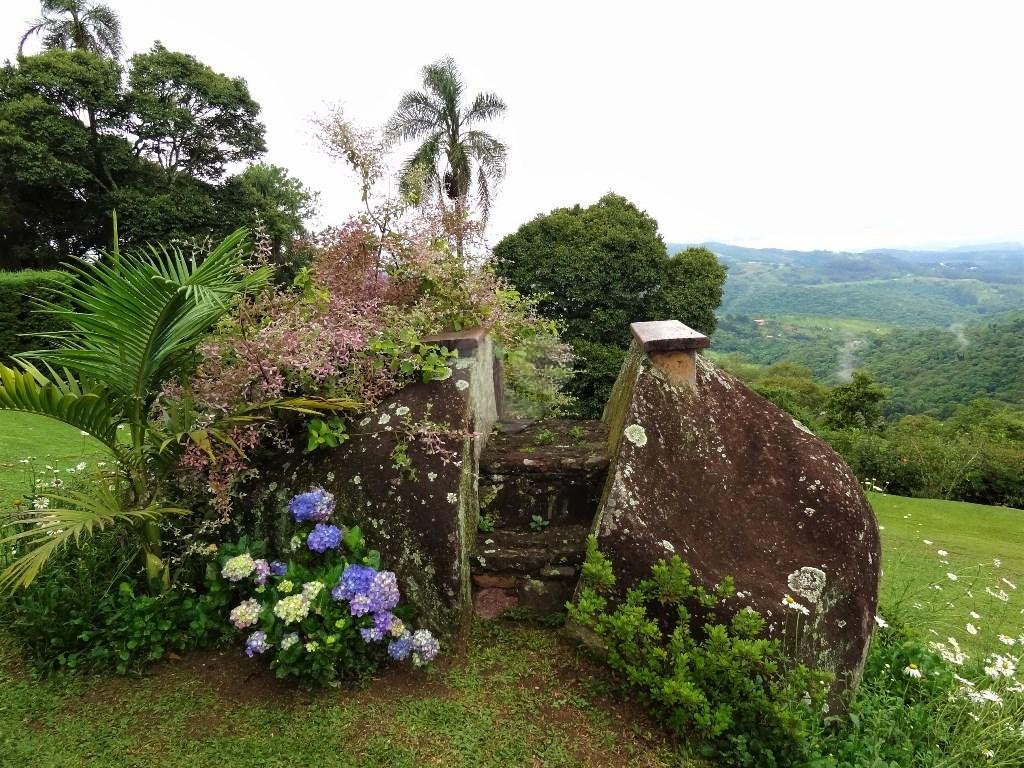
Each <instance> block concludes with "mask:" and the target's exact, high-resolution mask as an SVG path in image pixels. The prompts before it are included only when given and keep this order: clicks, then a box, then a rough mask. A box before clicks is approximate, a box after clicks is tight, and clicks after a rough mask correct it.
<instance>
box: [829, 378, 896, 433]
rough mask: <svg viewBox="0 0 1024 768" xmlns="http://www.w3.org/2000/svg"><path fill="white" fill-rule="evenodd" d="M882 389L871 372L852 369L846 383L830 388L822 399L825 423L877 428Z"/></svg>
mask: <svg viewBox="0 0 1024 768" xmlns="http://www.w3.org/2000/svg"><path fill="white" fill-rule="evenodd" d="M884 399H885V390H883V389H881V388H880V387H878V386H876V385H875V382H874V380H873V379H872V378H871V376H870V374H867V373H865V372H864V371H854V372H853V378H852V379H851V380H850V382H849V383H848V384H840V385H839V386H837V387H833V388H832V391H831V392H829V393H828V398H827V400H826V402H825V424H826V425H828V426H830V427H834V428H839V429H843V428H847V427H856V428H860V429H868V430H871V429H877V428H878V427H879V426H881V424H882V421H883V419H882V406H881V403H882V401H883V400H884Z"/></svg>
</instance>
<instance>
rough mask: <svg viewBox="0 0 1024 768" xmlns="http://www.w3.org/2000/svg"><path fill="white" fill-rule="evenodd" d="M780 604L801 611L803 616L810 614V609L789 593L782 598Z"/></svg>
mask: <svg viewBox="0 0 1024 768" xmlns="http://www.w3.org/2000/svg"><path fill="white" fill-rule="evenodd" d="M782 605H783V606H784V607H786V608H789V609H790V610H792V611H797V612H798V613H802V614H803V615H804V616H810V615H811V611H810V609H809V608H808V607H807V606H806V605H802V604H800V603H798V602H797V601H796V600H794V599H793V598H792V597H791V596H790V595H786V596H785V597H784V598H782Z"/></svg>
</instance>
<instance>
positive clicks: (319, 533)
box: [306, 523, 341, 554]
mask: <svg viewBox="0 0 1024 768" xmlns="http://www.w3.org/2000/svg"><path fill="white" fill-rule="evenodd" d="M340 545H341V529H340V528H338V526H336V525H327V524H325V523H317V524H316V525H315V526H314V527H313V530H312V531H310V532H309V537H308V538H307V539H306V546H307V547H309V548H310V549H311V550H313V551H314V552H319V553H320V554H323V553H324V552H326V551H327V550H328V549H337V548H338V547H339V546H340Z"/></svg>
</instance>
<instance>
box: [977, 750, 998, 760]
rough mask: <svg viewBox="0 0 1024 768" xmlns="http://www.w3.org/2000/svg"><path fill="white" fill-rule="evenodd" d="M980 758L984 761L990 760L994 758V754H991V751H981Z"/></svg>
mask: <svg viewBox="0 0 1024 768" xmlns="http://www.w3.org/2000/svg"><path fill="white" fill-rule="evenodd" d="M981 756H982V757H984V758H985V759H986V760H991V759H992V758H993V757H995V756H996V753H995V752H993V751H992V750H991V749H983V750H981Z"/></svg>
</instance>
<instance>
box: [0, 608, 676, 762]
mask: <svg viewBox="0 0 1024 768" xmlns="http://www.w3.org/2000/svg"><path fill="white" fill-rule="evenodd" d="M5 661H6V663H4V662H5ZM15 667H16V663H15V660H14V658H13V657H12V656H10V655H9V654H8V657H7V658H6V660H3V659H2V658H0V691H3V693H2V694H0V764H2V765H32V766H34V767H37V768H50V767H55V766H80V765H89V766H146V767H147V768H159V767H160V766H181V765H194V766H207V765H211V766H212V765H217V766H234V765H239V766H241V765H246V766H248V765H260V766H267V767H271V766H288V768H293V767H294V766H306V765H323V766H338V767H341V766H352V767H353V768H355V767H356V766H359V768H375V767H377V766H380V767H381V768H383V767H384V766H388V768H403V767H404V766H409V767H410V768H411V767H412V766H417V767H419V766H431V765H436V766H466V767H467V768H468V767H469V766H474V767H480V768H486V767H488V766H493V767H494V768H497V767H499V766H501V767H505V766H538V767H539V766H545V767H550V768H556V767H564V768H569V767H570V766H621V765H630V766H637V767H638V768H643V767H644V766H647V767H649V768H655V767H657V766H666V767H667V766H677V767H679V768H685V766H687V765H693V764H691V763H688V762H687V761H686V759H685V758H684V757H683V756H682V755H681V754H679V753H678V752H677V751H676V750H675V749H674V748H673V747H672V746H671V745H669V744H668V743H667V742H666V740H665V739H664V737H662V736H661V735H660V732H659V731H658V730H657V729H655V728H654V727H652V726H651V724H650V723H649V722H648V721H647V720H646V719H645V718H644V717H643V715H642V714H640V713H639V712H638V711H635V710H633V709H631V708H629V707H628V706H626V705H623V704H622V703H619V702H617V701H616V700H614V699H612V698H611V697H610V696H609V695H608V693H607V692H606V691H605V684H604V683H603V682H602V677H601V674H600V672H599V671H598V670H596V669H593V668H591V667H590V665H589V662H587V661H585V660H583V659H581V658H579V657H578V656H577V654H576V652H575V651H574V650H572V649H571V648H570V647H569V646H567V645H565V644H564V643H562V642H560V641H559V640H558V639H557V636H555V635H554V634H553V633H551V632H549V631H544V630H541V629H538V628H531V627H528V626H525V625H518V624H504V623H489V624H487V625H482V624H481V625H477V626H476V627H475V628H474V631H473V633H472V636H471V638H470V643H469V647H468V650H467V651H466V653H465V654H464V655H462V656H461V657H459V658H457V659H455V660H453V661H451V662H450V663H449V664H448V665H447V666H445V667H441V668H439V669H437V670H435V671H434V672H433V673H424V672H414V673H405V672H395V673H392V674H388V675H385V676H384V677H383V678H381V679H379V680H376V681H374V683H373V685H372V686H369V687H367V688H365V689H362V690H358V689H352V688H348V689H346V688H341V689H336V690H328V691H326V692H323V693H317V694H312V693H308V692H305V691H303V690H301V689H299V688H295V687H291V686H286V685H283V684H279V683H278V682H277V681H276V680H275V679H274V678H273V677H272V676H271V675H269V674H267V673H266V672H263V671H261V668H260V667H259V666H258V664H257V663H254V662H248V661H247V660H246V659H245V658H244V657H243V656H242V655H241V654H240V653H239V652H238V650H237V649H231V650H230V651H225V652H223V653H215V654H193V655H190V656H189V657H188V658H186V659H184V660H178V661H169V662H164V663H162V664H160V665H158V666H157V667H156V668H155V669H154V671H153V673H152V674H150V675H147V676H146V677H143V678H140V679H125V678H113V677H93V678H87V677H84V676H81V675H79V676H62V677H56V678H52V679H51V680H49V681H47V682H46V683H44V684H40V683H39V682H37V681H35V680H32V679H29V678H27V677H23V676H21V675H20V674H19V673H18V672H17V671H16V669H15Z"/></svg>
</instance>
